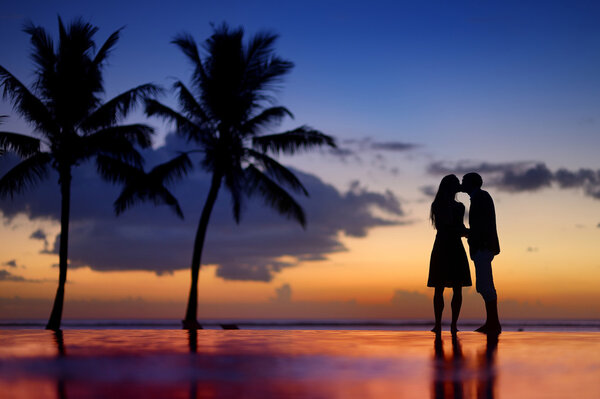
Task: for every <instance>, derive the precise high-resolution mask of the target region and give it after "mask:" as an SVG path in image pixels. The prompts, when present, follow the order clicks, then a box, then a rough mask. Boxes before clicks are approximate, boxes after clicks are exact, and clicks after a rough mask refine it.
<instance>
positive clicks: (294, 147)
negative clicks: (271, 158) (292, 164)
mask: <svg viewBox="0 0 600 399" xmlns="http://www.w3.org/2000/svg"><path fill="white" fill-rule="evenodd" d="M252 145H253V146H254V148H257V149H259V150H260V151H261V152H267V151H271V152H274V153H279V152H283V153H285V154H294V153H296V152H298V151H300V150H307V149H310V148H314V147H320V146H322V145H328V146H330V147H333V148H336V145H335V140H334V139H333V137H331V136H328V135H326V134H323V133H321V132H319V131H318V130H314V129H311V128H309V127H308V126H301V127H299V128H296V129H293V130H290V131H287V132H284V133H278V134H269V135H264V136H258V137H254V138H253V139H252Z"/></svg>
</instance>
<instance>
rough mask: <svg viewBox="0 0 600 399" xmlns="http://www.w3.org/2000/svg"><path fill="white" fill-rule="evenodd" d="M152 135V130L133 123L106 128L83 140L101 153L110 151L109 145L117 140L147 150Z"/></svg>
mask: <svg viewBox="0 0 600 399" xmlns="http://www.w3.org/2000/svg"><path fill="white" fill-rule="evenodd" d="M153 134H154V128H152V127H150V126H148V125H144V124H140V123H135V124H131V125H118V126H111V127H106V128H104V129H101V130H98V131H97V132H94V133H92V134H90V135H88V136H84V137H83V139H84V140H85V141H86V142H87V143H88V145H89V146H90V147H91V149H96V148H99V149H102V150H103V151H110V147H111V145H113V144H114V142H115V141H119V140H126V141H129V142H130V143H133V144H137V145H139V146H140V147H141V148H148V147H150V146H151V145H152V135H153Z"/></svg>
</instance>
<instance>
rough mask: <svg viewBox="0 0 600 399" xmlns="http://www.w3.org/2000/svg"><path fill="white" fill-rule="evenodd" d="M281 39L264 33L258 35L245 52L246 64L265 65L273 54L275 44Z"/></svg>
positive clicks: (251, 40) (266, 32) (269, 33)
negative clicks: (266, 60) (265, 61)
mask: <svg viewBox="0 0 600 399" xmlns="http://www.w3.org/2000/svg"><path fill="white" fill-rule="evenodd" d="M278 38H279V35H277V34H275V33H272V32H268V31H264V32H258V33H256V34H255V35H254V36H253V37H252V39H250V43H248V47H247V49H246V51H245V53H246V63H247V64H249V65H253V64H260V63H263V62H264V60H265V59H268V58H269V57H270V55H271V53H272V52H273V44H275V41H276V40H277V39H278Z"/></svg>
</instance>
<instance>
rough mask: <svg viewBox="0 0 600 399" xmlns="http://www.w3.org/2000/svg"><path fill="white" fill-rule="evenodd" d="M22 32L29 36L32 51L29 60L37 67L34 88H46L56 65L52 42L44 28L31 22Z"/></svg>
mask: <svg viewBox="0 0 600 399" xmlns="http://www.w3.org/2000/svg"><path fill="white" fill-rule="evenodd" d="M23 31H24V32H25V33H27V34H29V36H30V41H31V44H32V46H33V49H34V51H32V52H31V58H33V61H34V62H35V64H36V65H37V75H38V80H37V83H36V86H37V87H38V88H42V87H44V86H47V84H46V83H47V82H50V81H52V80H53V77H54V72H55V68H54V66H55V63H56V55H55V54H54V42H53V40H52V38H51V37H50V35H48V33H47V32H46V31H45V30H44V28H42V27H40V26H36V25H34V24H33V23H32V22H31V21H29V22H27V23H26V24H25V27H24V28H23Z"/></svg>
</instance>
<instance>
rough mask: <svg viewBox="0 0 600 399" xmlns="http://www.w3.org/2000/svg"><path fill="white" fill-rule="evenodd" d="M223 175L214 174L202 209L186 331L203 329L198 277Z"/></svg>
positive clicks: (195, 245) (194, 257)
mask: <svg viewBox="0 0 600 399" xmlns="http://www.w3.org/2000/svg"><path fill="white" fill-rule="evenodd" d="M221 179H222V175H221V174H220V173H219V172H214V173H213V176H212V181H211V183H210V190H209V191H208V197H206V202H205V203H204V208H203V209H202V215H201V216H200V222H199V223H198V230H197V231H196V239H195V240H194V253H193V255H192V284H191V287H190V296H189V299H188V305H187V310H186V312H185V319H183V321H182V323H183V328H184V329H197V328H201V327H200V324H198V320H197V319H198V276H199V274H200V264H201V262H202V250H203V249H204V239H205V237H206V229H207V227H208V221H209V219H210V214H211V212H212V210H213V206H214V205H215V202H216V200H217V195H218V194H219V188H221Z"/></svg>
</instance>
